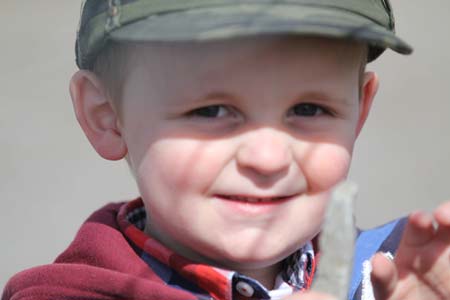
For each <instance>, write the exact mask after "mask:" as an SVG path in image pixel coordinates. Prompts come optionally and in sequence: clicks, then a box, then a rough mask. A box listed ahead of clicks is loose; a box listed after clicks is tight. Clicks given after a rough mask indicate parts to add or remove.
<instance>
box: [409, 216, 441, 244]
mask: <svg viewBox="0 0 450 300" xmlns="http://www.w3.org/2000/svg"><path fill="white" fill-rule="evenodd" d="M433 222H434V220H433V216H432V215H430V214H429V213H426V212H414V213H412V214H411V215H410V216H409V219H408V223H407V224H406V226H405V231H404V233H403V238H402V244H404V245H405V246H407V247H419V246H422V245H425V244H427V243H428V242H429V241H430V240H431V239H432V238H433V237H434V234H435V229H434V225H433Z"/></svg>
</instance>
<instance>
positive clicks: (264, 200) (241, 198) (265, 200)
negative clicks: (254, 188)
mask: <svg viewBox="0 0 450 300" xmlns="http://www.w3.org/2000/svg"><path fill="white" fill-rule="evenodd" d="M218 197H219V198H222V199H225V200H231V201H239V202H247V203H270V202H278V201H282V200H286V199H289V198H291V197H292V196H279V197H251V196H234V195H233V196H230V195H218Z"/></svg>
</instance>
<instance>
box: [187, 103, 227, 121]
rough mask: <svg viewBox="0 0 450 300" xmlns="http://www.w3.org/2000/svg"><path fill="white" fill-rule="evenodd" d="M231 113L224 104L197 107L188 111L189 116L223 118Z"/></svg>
mask: <svg viewBox="0 0 450 300" xmlns="http://www.w3.org/2000/svg"><path fill="white" fill-rule="evenodd" d="M229 114H231V111H230V109H229V108H228V107H226V106H224V105H209V106H204V107H200V108H196V109H194V110H191V111H190V112H188V116H191V117H201V118H211V119H212V118H221V117H226V116H227V115H229Z"/></svg>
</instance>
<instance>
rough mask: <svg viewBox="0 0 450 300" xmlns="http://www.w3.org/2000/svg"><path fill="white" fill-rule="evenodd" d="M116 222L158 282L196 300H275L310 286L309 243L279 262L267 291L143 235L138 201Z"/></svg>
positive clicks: (143, 214)
mask: <svg viewBox="0 0 450 300" xmlns="http://www.w3.org/2000/svg"><path fill="white" fill-rule="evenodd" d="M117 219H118V223H119V226H120V228H121V231H122V232H123V233H124V235H125V236H126V237H127V238H128V240H129V241H130V242H131V243H132V244H134V246H135V247H136V248H137V252H138V253H139V255H140V256H141V258H142V259H143V260H144V261H145V262H146V263H147V264H148V265H149V266H150V267H151V268H152V269H153V271H155V273H157V274H158V275H159V276H160V277H161V279H162V280H164V281H165V282H166V283H167V284H169V285H171V286H173V287H176V288H181V289H186V290H190V291H191V292H193V293H195V294H197V295H198V296H199V298H202V297H203V296H204V295H205V293H206V294H209V295H210V296H211V297H213V298H215V299H228V300H230V299H234V298H239V299H271V300H275V299H281V298H283V297H285V296H287V295H290V294H292V293H293V292H294V291H299V290H305V289H308V288H309V287H310V286H311V283H312V279H313V276H314V272H315V265H316V260H315V256H314V250H313V245H312V243H311V242H308V243H306V244H305V245H304V246H303V247H301V248H300V249H299V250H297V251H296V252H294V253H293V254H292V255H290V256H289V257H287V258H286V259H285V260H284V261H283V268H282V271H281V272H280V273H279V275H278V276H277V279H276V282H275V288H274V289H273V290H271V291H269V290H267V289H266V288H265V287H264V286H263V285H262V284H260V283H259V282H258V281H256V280H255V279H253V278H250V277H247V276H245V275H242V274H239V273H237V272H234V271H230V270H225V269H220V268H216V267H211V266H207V265H203V264H197V263H194V262H192V261H190V260H188V259H187V258H185V257H183V256H181V255H179V254H177V253H175V252H173V251H171V250H170V249H168V248H167V247H165V246H164V245H162V244H161V243H159V242H158V241H157V240H155V239H153V238H152V237H150V236H148V235H146V234H145V233H144V232H143V229H144V227H145V223H146V212H145V209H144V205H143V202H142V200H141V199H137V200H134V201H131V202H128V203H126V204H124V205H123V206H122V207H121V209H120V211H119V214H118V216H117ZM202 295H203V296H202Z"/></svg>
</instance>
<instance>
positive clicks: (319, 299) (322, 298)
mask: <svg viewBox="0 0 450 300" xmlns="http://www.w3.org/2000/svg"><path fill="white" fill-rule="evenodd" d="M283 300H337V299H336V298H335V297H333V296H331V295H329V294H325V293H320V292H315V291H307V292H297V293H294V294H292V295H290V296H288V297H286V298H283Z"/></svg>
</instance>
